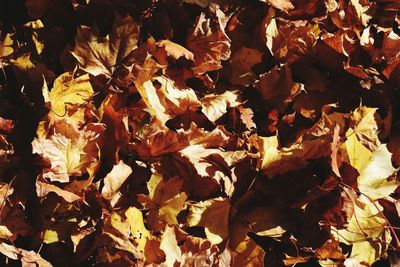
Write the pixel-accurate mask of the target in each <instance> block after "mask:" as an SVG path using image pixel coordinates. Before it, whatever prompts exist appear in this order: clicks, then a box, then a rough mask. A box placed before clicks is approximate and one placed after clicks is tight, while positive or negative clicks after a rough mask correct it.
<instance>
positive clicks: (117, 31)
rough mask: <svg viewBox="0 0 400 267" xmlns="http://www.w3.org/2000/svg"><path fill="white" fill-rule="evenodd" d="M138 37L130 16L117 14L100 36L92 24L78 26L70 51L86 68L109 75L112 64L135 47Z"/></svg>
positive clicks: (111, 70)
mask: <svg viewBox="0 0 400 267" xmlns="http://www.w3.org/2000/svg"><path fill="white" fill-rule="evenodd" d="M138 37H139V26H138V24H136V23H135V22H134V21H133V19H132V18H131V17H130V16H127V17H125V18H124V17H118V18H117V19H116V20H115V22H114V25H113V27H112V30H111V33H110V34H109V35H107V36H106V37H101V36H100V34H99V32H98V30H97V29H96V28H90V27H87V26H81V27H80V28H79V29H78V33H77V35H76V38H75V49H74V51H73V52H72V55H73V56H74V57H75V58H76V60H77V61H78V63H79V66H80V67H81V68H82V69H83V70H85V71H86V72H88V73H90V74H92V75H95V76H97V75H105V76H106V77H108V78H110V77H111V76H112V75H113V72H114V70H115V68H116V66H117V65H119V64H121V63H122V61H123V60H124V59H125V58H126V57H127V56H128V54H129V53H130V52H131V51H132V50H134V49H136V48H137V42H138Z"/></svg>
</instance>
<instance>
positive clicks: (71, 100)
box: [43, 72, 94, 126]
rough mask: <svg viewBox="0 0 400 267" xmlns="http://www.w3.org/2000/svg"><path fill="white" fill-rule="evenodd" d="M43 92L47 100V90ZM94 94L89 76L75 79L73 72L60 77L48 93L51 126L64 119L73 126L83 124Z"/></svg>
mask: <svg viewBox="0 0 400 267" xmlns="http://www.w3.org/2000/svg"><path fill="white" fill-rule="evenodd" d="M43 90H44V94H43V96H44V98H45V99H46V96H47V93H46V92H45V91H46V89H43ZM93 93H94V91H93V88H92V85H91V84H90V82H89V75H87V74H85V75H82V76H80V77H78V78H74V77H73V73H72V72H66V73H64V74H62V75H61V76H59V77H58V78H57V79H56V80H55V81H54V85H53V89H52V90H51V91H50V93H48V99H49V100H50V103H49V104H50V108H51V111H50V112H49V114H48V116H49V120H50V124H51V125H52V124H53V123H54V122H55V121H60V120H63V119H66V120H67V121H68V123H70V124H73V125H77V126H78V125H81V124H83V123H84V122H85V119H84V116H85V109H86V108H88V107H89V108H90V105H89V103H88V102H89V100H90V97H91V96H92V95H93Z"/></svg>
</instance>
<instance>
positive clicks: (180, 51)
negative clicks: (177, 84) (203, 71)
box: [153, 40, 194, 65]
mask: <svg viewBox="0 0 400 267" xmlns="http://www.w3.org/2000/svg"><path fill="white" fill-rule="evenodd" d="M156 46H157V49H156V51H155V52H153V54H154V56H155V57H156V58H157V60H158V62H159V63H160V64H162V65H168V58H172V59H174V60H178V59H179V58H181V57H183V58H186V59H187V60H190V61H193V60H194V55H193V53H192V52H190V51H189V50H187V49H186V48H184V47H183V46H181V45H179V44H177V43H174V42H172V41H170V40H161V41H159V42H157V43H156Z"/></svg>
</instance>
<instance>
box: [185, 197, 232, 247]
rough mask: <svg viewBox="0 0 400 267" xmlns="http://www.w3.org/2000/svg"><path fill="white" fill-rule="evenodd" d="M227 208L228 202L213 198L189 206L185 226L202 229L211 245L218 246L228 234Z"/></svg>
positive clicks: (228, 206)
mask: <svg viewBox="0 0 400 267" xmlns="http://www.w3.org/2000/svg"><path fill="white" fill-rule="evenodd" d="M229 208H230V205H229V201H228V200H227V199H223V198H214V199H209V200H206V201H200V202H198V203H196V204H191V205H190V213H189V215H188V217H187V225H188V226H202V227H204V229H205V232H206V236H207V238H208V239H209V240H210V241H211V243H213V244H219V243H221V242H222V241H224V240H225V239H226V238H227V237H228V234H229V230H228V215H229Z"/></svg>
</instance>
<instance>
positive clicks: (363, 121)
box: [350, 106, 381, 151]
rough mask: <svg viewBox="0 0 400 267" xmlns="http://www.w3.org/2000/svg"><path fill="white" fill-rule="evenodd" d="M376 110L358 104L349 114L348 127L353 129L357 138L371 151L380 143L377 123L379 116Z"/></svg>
mask: <svg viewBox="0 0 400 267" xmlns="http://www.w3.org/2000/svg"><path fill="white" fill-rule="evenodd" d="M376 111H377V108H368V107H363V106H360V107H358V108H357V109H355V110H354V111H353V112H352V113H351V116H350V127H351V128H353V129H354V132H355V135H356V136H357V138H358V140H359V141H360V142H361V143H362V144H363V145H364V146H366V147H367V148H368V149H369V150H371V151H373V150H374V149H375V148H376V147H377V146H378V145H379V144H380V143H381V142H380V141H379V138H378V130H379V127H378V124H377V119H378V120H379V119H380V118H379V115H378V114H377V113H376Z"/></svg>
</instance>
